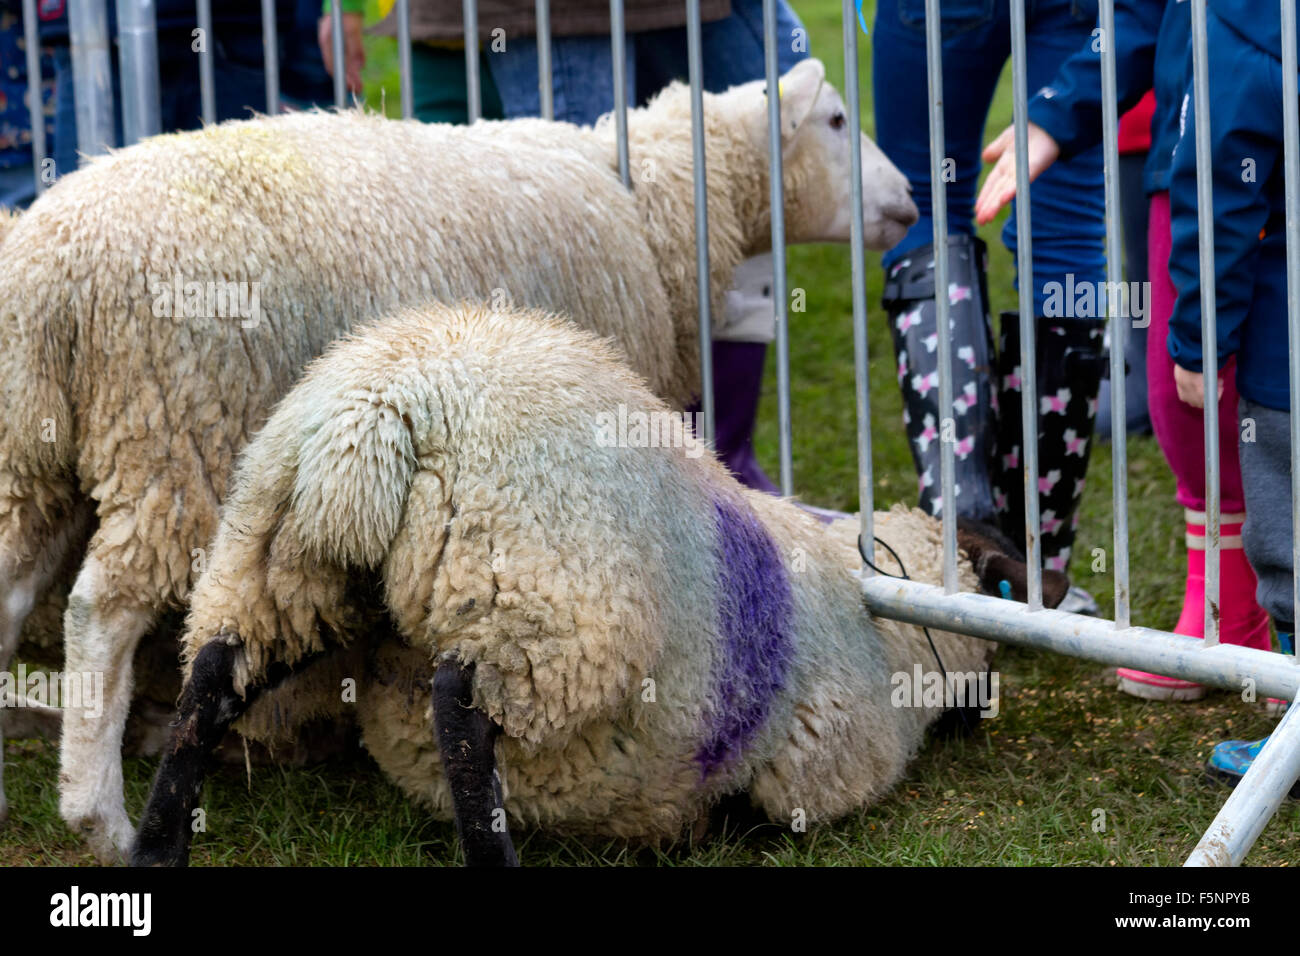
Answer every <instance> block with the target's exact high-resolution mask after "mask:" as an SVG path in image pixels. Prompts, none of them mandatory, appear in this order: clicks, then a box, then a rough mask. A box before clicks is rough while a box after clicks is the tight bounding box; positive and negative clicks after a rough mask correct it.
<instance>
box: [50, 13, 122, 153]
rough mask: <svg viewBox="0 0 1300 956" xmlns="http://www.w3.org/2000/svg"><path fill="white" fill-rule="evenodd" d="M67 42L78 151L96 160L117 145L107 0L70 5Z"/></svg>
mask: <svg viewBox="0 0 1300 956" xmlns="http://www.w3.org/2000/svg"><path fill="white" fill-rule="evenodd" d="M68 38H69V41H70V47H71V49H70V53H71V56H72V85H73V96H74V99H75V100H76V112H77V149H78V150H80V151H81V152H82V153H83V154H85V155H87V156H93V155H95V154H96V153H102V152H105V151H106V150H108V149H110V148H112V147H113V146H115V145H117V139H116V137H115V136H114V134H113V61H112V57H111V56H110V55H109V40H108V10H107V9H106V7H105V4H104V0H82V2H80V3H73V4H69V6H68ZM38 75H39V74H38Z"/></svg>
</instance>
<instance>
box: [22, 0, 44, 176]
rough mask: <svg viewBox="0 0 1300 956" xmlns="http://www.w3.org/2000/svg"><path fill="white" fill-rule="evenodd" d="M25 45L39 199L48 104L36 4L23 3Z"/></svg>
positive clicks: (34, 2)
mask: <svg viewBox="0 0 1300 956" xmlns="http://www.w3.org/2000/svg"><path fill="white" fill-rule="evenodd" d="M23 45H24V46H25V47H26V56H27V113H28V115H29V116H30V117H31V123H32V168H33V169H34V170H35V175H36V195H38V196H39V195H40V194H41V193H43V192H45V180H44V178H43V177H42V174H43V172H44V169H45V103H44V101H43V100H42V98H41V36H40V27H39V25H38V23H37V21H36V0H23Z"/></svg>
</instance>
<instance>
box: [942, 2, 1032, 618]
mask: <svg viewBox="0 0 1300 956" xmlns="http://www.w3.org/2000/svg"><path fill="white" fill-rule="evenodd" d="M926 18H927V25H928V22H929V11H928V10H927V11H926ZM938 19H939V14H938V11H937V10H936V11H935V30H938V29H939V24H938ZM1028 73H1029V68H1028V66H1027V65H1026V59H1025V0H1012V4H1011V89H1012V99H1013V101H1014V106H1015V126H1016V195H1017V196H1028V195H1029V94H1028V92H1027V91H1026V84H1027V82H1028V81H1027V79H1026V77H1027V75H1028ZM936 181H937V178H936V176H935V175H934V174H932V175H931V183H932V185H931V187H930V188H931V189H942V188H944V187H943V186H942V184H941V185H939V186H934V185H933V183H934V182H936ZM1033 242H1034V236H1033V230H1032V228H1031V225H1030V209H1029V203H1028V202H1017V203H1016V256H1017V258H1016V274H1017V276H1018V277H1019V280H1020V288H1021V290H1025V289H1031V290H1032V289H1033V288H1034V252H1033V248H1034V247H1033ZM1033 306H1034V297H1033V295H1032V293H1031V294H1030V295H1024V294H1023V291H1022V294H1021V296H1020V383H1021V384H1020V421H1021V436H1022V437H1021V449H1020V454H1021V459H1020V460H1021V462H1022V463H1023V465H1024V477H1025V567H1026V568H1027V569H1028V575H1027V582H1026V584H1027V588H1026V590H1027V591H1028V595H1027V596H1028V598H1029V609H1030V610H1031V611H1038V610H1041V609H1042V607H1043V552H1042V543H1041V542H1042V535H1041V531H1042V522H1041V519H1040V516H1039V514H1038V427H1037V425H1038V353H1037V350H1036V348H1035V342H1034V308H1033ZM943 328H944V329H945V330H946V329H947V325H944V326H943ZM946 337H947V332H946V331H945V332H943V333H941V334H940V335H939V341H940V342H942V341H943V340H944V338H946ZM949 374H950V372H949V370H948V366H947V365H946V364H943V363H940V365H939V381H940V382H942V381H943V379H944V377H945V376H947V375H949ZM949 391H951V389H949Z"/></svg>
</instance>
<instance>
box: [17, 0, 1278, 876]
mask: <svg viewBox="0 0 1300 956" xmlns="http://www.w3.org/2000/svg"><path fill="white" fill-rule="evenodd" d="M115 2H117V4H118V12H119V24H120V26H121V30H122V33H121V41H122V74H123V99H124V102H123V109H124V113H125V114H127V122H126V124H125V125H126V137H127V139H128V141H129V140H131V139H133V138H136V137H138V136H141V135H147V132H148V131H149V130H150V125H149V124H150V97H151V96H152V98H153V99H154V100H156V97H157V51H156V27H155V25H154V15H153V5H152V2H151V0H115ZM1114 2H1115V0H1101V3H1100V16H1099V23H1100V27H1101V31H1102V33H1101V37H1102V43H1101V46H1100V51H1099V52H1100V56H1101V59H1100V63H1101V84H1102V101H1103V117H1102V127H1103V128H1102V135H1103V143H1104V169H1105V182H1106V222H1105V226H1106V245H1105V248H1106V258H1107V269H1106V277H1107V285H1108V293H1107V295H1106V296H1105V297H1104V302H1105V306H1104V307H1105V308H1106V316H1107V318H1108V320H1109V325H1110V333H1111V349H1112V352H1111V386H1110V387H1111V389H1112V402H1113V409H1114V415H1113V422H1112V455H1113V461H1114V469H1113V475H1112V478H1113V482H1114V493H1113V506H1114V512H1115V534H1114V547H1115V562H1114V565H1113V567H1114V569H1115V570H1114V573H1115V609H1116V611H1115V619H1114V621H1106V620H1102V619H1093V618H1085V617H1080V616H1078V615H1073V614H1068V613H1064V612H1060V611H1055V610H1048V609H1045V608H1044V607H1043V605H1042V569H1041V565H1042V557H1041V546H1040V542H1039V530H1040V516H1039V509H1038V488H1037V484H1038V470H1039V468H1038V454H1037V427H1036V425H1037V418H1038V413H1039V409H1038V404H1037V369H1036V367H1035V362H1036V348H1035V329H1034V314H1033V312H1034V310H1033V307H1032V295H1029V294H1022V295H1021V297H1020V298H1021V301H1020V312H1019V323H1020V332H1021V356H1020V358H1021V379H1022V382H1023V386H1022V403H1021V409H1020V413H1021V415H1022V424H1023V426H1024V427H1023V458H1022V460H1023V462H1024V472H1025V492H1026V493H1025V515H1024V518H1025V529H1026V542H1027V557H1028V562H1029V564H1028V567H1029V574H1028V585H1029V586H1028V601H1027V602H1026V603H1025V604H1019V603H1016V602H1013V601H1007V600H1003V599H996V598H991V597H988V596H985V595H980V594H969V593H960V591H959V588H958V583H957V564H956V562H957V548H956V508H955V500H954V498H953V493H954V462H953V448H952V443H951V442H947V441H945V442H943V443H942V457H941V472H942V478H941V480H942V496H943V498H942V503H943V504H946V505H947V507H943V508H942V524H943V536H942V541H943V585H942V586H941V587H937V586H932V585H925V584H920V583H917V582H914V581H907V580H900V579H897V578H892V577H886V576H883V575H874V574H872V573H871V572H870V569H867V568H864V569H863V575H862V589H863V594H864V600H865V602H866V604H867V605H868V607H869V608H870V610H871V612H872V613H874V614H878V615H880V616H882V617H886V618H891V619H895V620H900V621H904V622H909V623H913V624H919V625H926V626H934V627H940V628H943V629H945V630H949V631H956V632H960V633H964V634H970V635H973V636H976V637H982V638H985V639H988V640H996V641H1000V642H1003V643H1010V644H1017V645H1023V646H1030V647H1037V648H1041V649H1047V650H1051V651H1054V652H1057V653H1062V654H1066V655H1069V656H1074V657H1079V658H1083V659H1088V660H1095V661H1101V662H1105V663H1108V664H1119V665H1121V666H1128V667H1134V668H1138V669H1142V670H1148V671H1153V672H1158V673H1163V674H1169V675H1171V676H1177V677H1182V678H1184V679H1187V680H1194V681H1197V682H1201V683H1205V684H1209V685H1213V686H1217V687H1225V688H1231V689H1236V688H1238V687H1240V686H1241V683H1242V682H1243V681H1244V680H1247V679H1249V680H1252V681H1254V682H1255V684H1256V687H1257V688H1258V690H1259V691H1260V692H1262V693H1264V694H1268V695H1272V696H1276V697H1279V698H1283V699H1289V700H1294V699H1295V698H1296V696H1297V695H1298V694H1300V665H1298V664H1297V661H1296V659H1295V658H1292V657H1284V656H1283V655H1279V654H1273V653H1269V652H1264V651H1257V650H1253V649H1249V648H1245V647H1239V646H1232V645H1221V644H1219V643H1218V639H1217V638H1218V635H1217V623H1218V622H1217V605H1218V586H1219V582H1218V548H1219V544H1220V542H1219V507H1220V502H1219V498H1220V495H1219V491H1220V489H1219V480H1220V476H1219V467H1218V420H1217V418H1218V417H1217V403H1216V402H1215V401H1214V400H1213V396H1214V383H1213V381H1212V380H1211V381H1210V382H1209V383H1208V384H1207V389H1206V392H1207V398H1208V399H1210V400H1209V401H1207V402H1206V406H1205V438H1206V449H1207V488H1208V495H1207V508H1206V511H1207V517H1206V523H1207V536H1208V538H1209V547H1208V548H1207V558H1206V565H1207V570H1206V608H1205V612H1206V621H1205V624H1206V639H1205V640H1204V641H1201V640H1198V639H1194V638H1190V637H1185V636H1181V635H1176V634H1170V633H1167V632H1163V631H1157V630H1152V629H1148V628H1141V627H1133V626H1132V625H1131V623H1130V608H1129V604H1130V601H1129V567H1128V530H1127V488H1126V477H1127V476H1126V457H1125V450H1124V449H1125V429H1124V425H1125V417H1126V416H1125V414H1124V399H1125V396H1124V381H1123V379H1124V364H1123V352H1124V338H1125V335H1126V334H1127V329H1126V322H1127V321H1128V318H1129V310H1128V308H1127V307H1126V305H1127V303H1126V302H1125V300H1124V299H1123V298H1122V297H1121V296H1119V295H1117V294H1116V292H1115V291H1114V290H1117V289H1119V288H1120V285H1121V283H1120V278H1121V277H1120V262H1121V260H1120V234H1119V229H1120V225H1119V223H1120V216H1119V190H1118V147H1117V129H1118V105H1117V93H1116V64H1115V46H1114V29H1115V25H1114V16H1115V14H1114ZM1279 2H1280V10H1281V19H1282V45H1283V50H1282V54H1283V99H1284V133H1285V135H1284V140H1285V163H1284V171H1285V188H1286V212H1287V215H1286V239H1287V245H1286V256H1287V278H1288V290H1287V293H1288V294H1287V308H1288V330H1289V338H1290V342H1291V344H1292V348H1291V350H1290V357H1289V376H1290V390H1291V394H1292V395H1293V396H1295V395H1300V96H1298V94H1297V50H1296V10H1295V6H1296V0H1279ZM1191 4H1192V7H1191V13H1192V46H1193V57H1192V60H1193V92H1194V104H1193V108H1194V109H1195V111H1196V112H1195V116H1196V120H1197V122H1196V128H1195V157H1196V170H1197V176H1196V181H1197V206H1198V217H1199V225H1200V248H1199V263H1200V271H1201V282H1202V290H1203V292H1202V336H1203V341H1204V353H1205V365H1206V367H1207V368H1208V369H1210V370H1211V371H1213V370H1214V369H1216V368H1217V364H1218V363H1217V354H1216V353H1217V347H1216V337H1215V332H1216V324H1217V323H1216V315H1215V298H1214V296H1215V282H1214V239H1213V203H1212V200H1213V196H1212V189H1211V175H1212V164H1211V149H1210V127H1209V59H1208V56H1209V51H1208V48H1207V21H1206V17H1207V12H1206V0H1191ZM1010 5H1011V14H1012V16H1011V60H1012V87H1013V101H1014V110H1015V119H1014V126H1015V132H1016V142H1015V158H1016V177H1017V182H1016V190H1017V195H1018V196H1019V197H1022V201H1018V202H1017V203H1016V217H1017V227H1018V240H1019V242H1018V250H1017V271H1018V275H1019V279H1020V288H1021V289H1022V290H1029V289H1032V288H1033V256H1032V248H1033V246H1032V224H1031V216H1030V204H1029V202H1028V196H1029V194H1030V184H1029V163H1028V147H1027V130H1028V95H1027V88H1026V86H1027V66H1026V62H1027V61H1026V21H1025V6H1026V4H1025V0H1010ZM463 6H464V16H465V27H466V33H465V41H466V43H465V62H466V79H467V87H468V99H469V115H470V119H471V120H473V119H476V118H477V117H478V115H479V114H480V92H479V86H478V76H479V73H478V70H479V56H478V52H479V51H478V32H477V7H476V2H475V0H463ZM925 6H926V55H927V87H928V100H929V104H928V120H929V134H930V175H931V189H932V195H933V216H934V248H935V262H934V273H935V297H936V302H935V305H936V313H937V319H938V321H937V330H938V331H939V335H938V338H937V349H936V350H937V352H938V356H939V393H940V402H941V405H942V407H945V408H951V406H952V368H951V356H952V349H953V343H952V341H951V330H950V326H949V321H948V317H949V307H950V300H949V295H948V285H949V281H948V277H949V268H948V265H949V264H948V248H947V236H948V228H947V226H948V224H947V203H946V195H945V182H944V177H943V175H942V172H943V170H942V164H943V160H944V152H945V150H944V128H943V65H942V42H941V29H940V20H939V16H940V3H939V0H926V4H925ZM35 7H36V2H35V0H24V32H25V36H26V37H27V44H28V49H27V63H28V68H29V73H30V75H29V94H28V95H29V109H30V110H31V113H32V122H33V128H32V138H33V155H34V159H35V160H36V165H37V175H38V182H37V188H38V189H40V188H41V186H42V185H43V183H42V182H41V181H40V166H41V160H42V159H44V157H45V152H46V144H45V142H44V137H43V133H44V125H43V121H42V118H41V104H40V90H39V83H40V76H39V40H38V38H37V36H36V18H35ZM841 7H842V9H841V20H842V28H843V44H844V60H845V82H844V92H845V97H846V100H847V105H848V113H849V130H850V134H851V137H850V138H851V147H850V156H851V163H850V167H851V176H852V182H851V196H852V202H853V204H854V206H855V208H858V209H860V208H861V206H862V177H861V169H862V156H861V142H860V136H861V115H860V114H861V97H860V91H859V82H858V59H859V57H858V48H857V17H856V9H855V4H854V3H852V2H851V0H842V3H841ZM397 10H398V34H399V43H398V48H399V61H400V67H399V70H400V74H401V82H402V113H403V116H410V115H411V113H412V106H411V104H412V100H413V89H412V85H411V62H410V54H411V49H410V19H409V18H410V10H409V0H397ZM536 10H537V27H538V37H537V42H538V83H539V93H540V100H541V103H542V110H543V113H544V114H546V115H548V116H549V115H553V107H554V103H553V88H552V75H551V56H550V52H551V50H550V47H551V44H550V26H549V4H548V0H537V2H536ZM196 12H197V18H198V23H199V26H200V29H201V30H202V31H203V41H204V42H203V47H202V48H201V52H200V78H201V88H202V100H203V112H204V118H205V121H209V122H210V121H212V120H214V119H215V89H214V84H213V76H212V53H211V44H212V42H213V37H212V34H211V28H212V24H211V5H210V0H198V2H197V10H196ZM776 12H777V11H776V0H764V4H763V18H764V32H765V48H764V56H765V74H766V79H767V89H768V91H769V96H768V133H769V137H768V148H769V152H770V167H769V173H770V201H771V210H772V222H771V227H772V246H773V299H774V308H775V317H776V322H777V327H776V330H777V361H778V390H779V396H778V401H779V416H780V444H781V448H780V455H781V485H782V490H783V491H784V492H785V493H787V494H788V493H790V491H791V484H792V448H791V446H792V441H791V439H792V423H791V419H790V367H789V359H790V356H789V341H788V323H787V311H786V308H787V281H788V277H787V273H786V263H785V223H784V215H783V205H784V188H783V182H782V171H783V163H782V151H781V127H780V117H781V103H780V96H779V88H780V87H779V75H778V63H779V58H778V56H777V42H778V37H777V36H776V23H777V18H776ZM262 14H263V18H262V22H263V29H264V31H265V33H264V37H263V43H264V50H265V54H266V72H267V75H266V89H267V103H268V109H269V110H271V111H272V112H274V111H275V109H276V108H277V107H278V101H279V81H278V73H279V64H278V56H277V55H276V49H277V40H276V36H275V10H274V2H273V0H263V2H262ZM330 16H331V18H332V24H333V27H334V31H333V50H334V57H335V71H334V92H335V99H336V103H337V104H338V105H339V106H342V105H344V100H345V95H346V88H345V79H346V64H345V49H344V38H343V30H342V14H341V5H340V3H339V2H338V0H333V2H331V6H330ZM610 17H611V44H612V45H611V53H612V59H613V64H614V66H613V69H614V77H613V81H614V87H615V103H614V113H615V124H616V136H617V138H616V142H617V149H618V159H619V169H620V173H621V175H622V177H623V181H624V183H625V184H629V183H630V169H629V166H630V163H629V155H628V138H627V106H626V104H627V90H626V77H627V74H626V65H627V59H626V55H627V53H626V39H625V37H624V35H623V26H624V7H623V0H610ZM70 27H71V41H72V53H73V63H74V74H75V87H76V100H77V118H78V129H79V145H80V147H81V149H82V151H83V152H86V153H94V152H99V151H102V150H103V149H104V148H106V147H107V146H109V145H112V142H113V94H112V86H111V73H110V63H111V60H110V56H109V50H110V47H109V37H108V35H107V17H106V11H105V2H104V0H84V2H80V3H76V4H73V5H71V11H70ZM686 33H687V53H688V64H689V73H690V96H691V133H692V147H693V163H694V170H693V172H694V177H693V188H694V200H695V233H696V266H697V270H698V306H699V326H698V331H699V337H700V339H699V341H700V364H701V388H702V391H701V404H702V407H703V411H704V426H703V436H704V438H705V439H706V440H707V441H709V442H712V440H713V435H714V404H713V388H712V386H713V373H712V360H711V343H712V329H711V321H710V320H711V315H710V313H711V281H710V280H711V277H710V272H709V250H708V229H709V225H708V206H707V176H706V168H705V158H706V157H705V140H704V114H703V110H704V100H703V65H702V58H701V23H700V6H699V0H687V21H686ZM150 63H152V81H151V79H150ZM151 82H152V94H151V93H150V89H151ZM774 91H776V93H777V95H772V93H773V92H774ZM156 122H157V120H156V106H154V119H153V123H154V124H155V125H156ZM850 254H851V265H852V290H853V328H854V365H855V405H856V411H857V439H858V442H857V444H858V466H859V468H858V493H859V503H860V510H861V516H860V531H861V535H862V541H863V544H864V546H868V545H870V544H871V542H873V540H874V535H873V530H874V528H873V519H872V509H873V506H874V488H873V485H872V470H873V469H872V436H871V428H870V392H869V382H868V370H869V365H868V354H867V352H868V343H867V307H866V289H865V276H866V265H865V246H864V237H863V223H862V219H861V216H860V215H858V216H854V217H853V222H852V232H851V244H850ZM1290 434H1291V462H1292V484H1291V488H1292V502H1291V519H1292V527H1293V531H1295V532H1300V415H1293V416H1292V417H1291V432H1290ZM1293 562H1294V565H1295V567H1296V568H1300V534H1295V535H1294V540H1293ZM1293 595H1294V598H1295V600H1296V603H1297V605H1298V606H1300V574H1297V575H1295V576H1294V579H1293ZM1296 709H1297V708H1291V709H1290V710H1288V712H1287V714H1286V715H1285V716H1284V717H1283V719H1282V721H1281V722H1280V723H1279V725H1278V728H1277V730H1276V731H1275V734H1274V737H1273V742H1272V743H1271V744H1270V746H1269V747H1268V748H1266V749H1264V750H1263V751H1262V752H1261V754H1260V756H1259V757H1258V758H1257V759H1256V760H1255V762H1254V763H1253V765H1252V766H1251V768H1250V770H1249V771H1248V772H1247V774H1246V775H1245V778H1244V779H1243V780H1242V781H1241V783H1240V784H1239V786H1238V787H1237V789H1236V790H1235V791H1234V792H1233V793H1232V795H1231V796H1230V797H1229V798H1228V799H1227V801H1226V802H1225V804H1224V806H1223V808H1222V809H1221V811H1220V813H1219V814H1218V816H1217V817H1216V819H1215V821H1214V823H1213V824H1212V825H1211V827H1210V829H1209V830H1208V831H1207V832H1206V834H1205V836H1204V838H1203V839H1202V841H1201V843H1200V844H1199V845H1198V846H1197V848H1196V850H1195V851H1194V852H1193V853H1192V855H1191V857H1190V858H1189V860H1188V864H1189V865H1203V864H1222V863H1228V864H1236V863H1239V862H1240V861H1241V860H1242V859H1243V857H1244V856H1245V854H1246V852H1247V851H1248V850H1249V848H1250V846H1251V845H1252V844H1253V842H1254V841H1255V839H1256V838H1257V837H1258V836H1259V833H1260V832H1261V831H1262V829H1263V827H1264V826H1265V825H1266V823H1267V821H1268V819H1269V818H1270V817H1271V815H1272V814H1273V812H1274V811H1275V810H1276V809H1277V807H1278V805H1279V804H1280V802H1281V800H1282V799H1283V797H1284V795H1285V793H1286V791H1287V789H1288V788H1289V787H1290V786H1291V785H1292V783H1293V782H1294V781H1295V780H1296V778H1297V776H1300V717H1296V716H1294V711H1295V710H1296Z"/></svg>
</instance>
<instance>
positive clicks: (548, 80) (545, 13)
mask: <svg viewBox="0 0 1300 956" xmlns="http://www.w3.org/2000/svg"><path fill="white" fill-rule="evenodd" d="M537 93H538V99H540V100H541V103H542V119H548V120H553V119H555V81H554V78H553V77H552V76H551V4H550V0H537Z"/></svg>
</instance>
